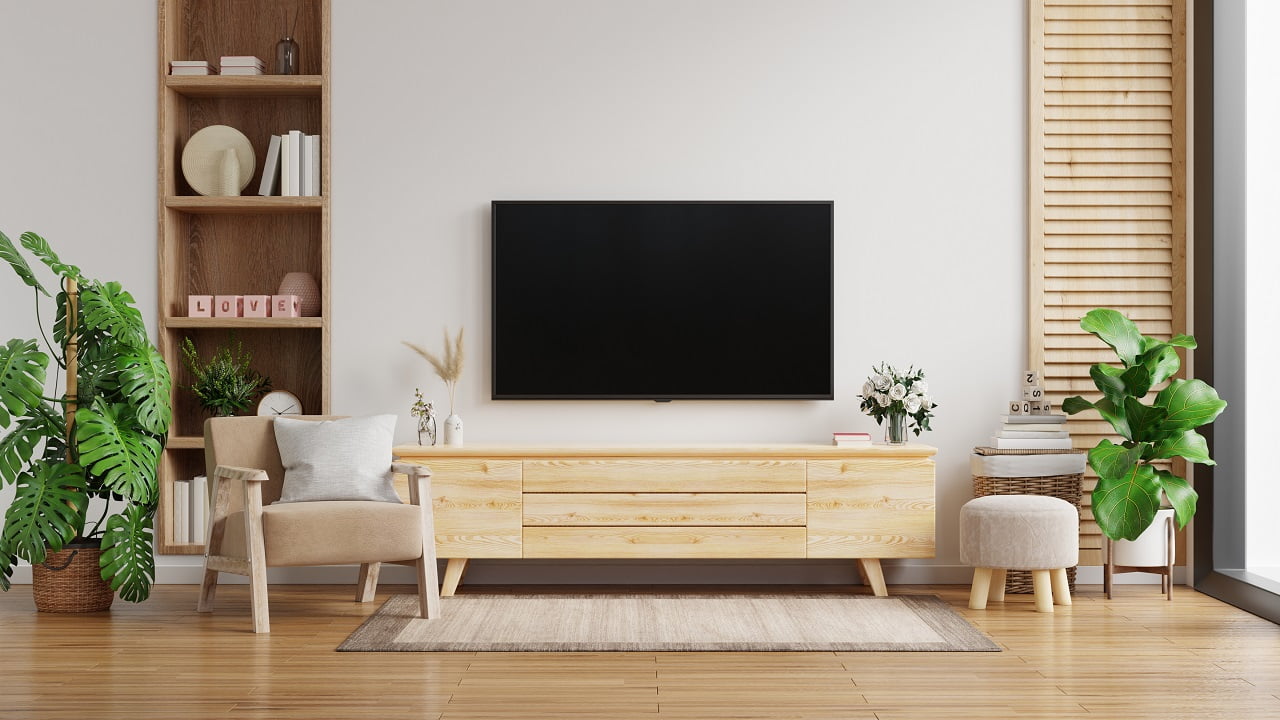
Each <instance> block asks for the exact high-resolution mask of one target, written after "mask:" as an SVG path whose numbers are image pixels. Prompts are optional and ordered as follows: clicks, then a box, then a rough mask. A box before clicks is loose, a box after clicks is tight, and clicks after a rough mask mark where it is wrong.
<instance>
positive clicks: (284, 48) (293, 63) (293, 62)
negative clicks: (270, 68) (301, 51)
mask: <svg viewBox="0 0 1280 720" xmlns="http://www.w3.org/2000/svg"><path fill="white" fill-rule="evenodd" d="M299 65H301V57H300V56H299V55H298V41H297V40H294V39H293V38H291V37H287V38H284V39H282V40H281V41H280V42H278V43H276V74H277V75H297V74H298V66H299Z"/></svg>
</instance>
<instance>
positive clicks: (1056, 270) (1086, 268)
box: [1044, 262, 1171, 279]
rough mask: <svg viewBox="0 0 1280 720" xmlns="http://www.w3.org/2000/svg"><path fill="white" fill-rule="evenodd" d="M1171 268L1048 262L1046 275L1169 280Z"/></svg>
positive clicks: (1162, 266) (1146, 265) (1167, 264)
mask: <svg viewBox="0 0 1280 720" xmlns="http://www.w3.org/2000/svg"><path fill="white" fill-rule="evenodd" d="M1170 268H1171V265H1170V264H1169V263H1122V262H1114V263H1108V264H1106V265H1100V264H1098V263H1075V262H1070V263H1064V262H1046V263H1045V271H1044V274H1045V277H1054V278H1092V277H1115V278H1138V277H1158V278H1165V279H1168V277H1169V272H1170Z"/></svg>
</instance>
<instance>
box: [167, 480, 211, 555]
mask: <svg viewBox="0 0 1280 720" xmlns="http://www.w3.org/2000/svg"><path fill="white" fill-rule="evenodd" d="M171 517H172V518H173V528H172V533H173V542H174V543H176V544H179V545H182V544H185V543H202V542H204V540H205V537H204V536H205V530H206V528H207V525H206V524H207V523H208V521H209V491H208V483H207V482H206V481H205V476H204V475H197V476H195V477H193V478H190V479H188V480H174V481H173V515H172V516H171Z"/></svg>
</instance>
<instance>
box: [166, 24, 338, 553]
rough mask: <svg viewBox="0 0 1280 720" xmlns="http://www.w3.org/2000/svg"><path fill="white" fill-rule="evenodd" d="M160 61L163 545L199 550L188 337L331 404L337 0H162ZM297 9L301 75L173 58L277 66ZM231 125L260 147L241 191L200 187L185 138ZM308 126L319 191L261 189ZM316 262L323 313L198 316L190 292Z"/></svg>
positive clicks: (199, 457)
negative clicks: (189, 505)
mask: <svg viewBox="0 0 1280 720" xmlns="http://www.w3.org/2000/svg"><path fill="white" fill-rule="evenodd" d="M157 5H158V13H159V32H158V42H159V58H158V67H157V77H158V83H157V92H158V94H159V104H158V111H159V117H158V127H159V132H158V138H157V140H158V143H159V148H158V150H159V152H158V170H157V187H156V200H157V206H158V209H159V219H158V233H157V235H158V238H157V240H158V250H159V318H160V320H159V323H158V324H159V335H160V337H159V343H158V344H159V347H160V351H161V353H163V354H164V357H165V360H166V362H168V364H169V369H170V372H171V373H172V374H173V379H174V391H173V407H174V418H173V426H172V428H171V429H170V438H169V443H168V445H167V447H166V448H165V452H164V457H163V458H162V460H161V464H160V475H159V482H160V508H159V512H158V513H157V525H156V547H157V551H158V552H160V553H162V554H176V555H184V554H200V553H202V552H204V546H203V544H201V543H188V542H176V541H175V539H174V537H173V505H172V498H173V493H172V487H173V482H174V480H175V479H176V478H187V477H191V476H194V475H198V474H204V472H205V466H204V431H203V424H204V419H205V417H206V416H205V414H204V412H203V411H202V410H201V408H200V407H199V405H198V403H197V402H196V401H195V398H194V397H193V396H192V395H191V392H190V391H189V390H187V389H186V386H187V385H188V384H189V383H190V380H191V379H190V377H188V375H187V373H186V370H185V369H184V368H183V366H182V359H181V344H182V341H183V339H184V338H188V337H189V338H191V339H192V341H193V342H195V344H196V347H197V348H198V349H199V350H200V351H201V354H202V355H205V356H207V355H208V354H210V353H212V352H213V351H214V350H215V349H216V348H217V347H219V346H220V345H223V344H225V343H228V342H231V341H233V340H234V341H237V342H240V343H241V344H243V346H244V348H245V350H247V351H249V352H251V353H252V354H253V367H254V369H256V370H258V371H259V372H262V373H263V374H265V375H267V376H268V377H270V378H271V380H272V386H273V387H274V388H275V389H278V390H288V391H290V392H292V393H293V394H295V395H297V396H298V398H299V400H300V401H301V402H302V405H303V410H304V411H305V412H307V413H314V414H321V413H324V414H327V413H329V412H330V407H329V398H330V388H329V366H330V350H329V347H330V337H331V336H330V324H329V318H330V312H329V307H330V303H331V297H330V294H329V288H330V287H331V283H330V274H331V273H330V260H329V245H330V238H329V231H330V217H329V213H330V211H329V208H330V204H329V187H330V184H329V162H330V158H331V157H332V155H331V152H330V150H331V147H330V139H331V137H330V132H329V130H330V80H331V78H332V74H331V72H330V49H329V23H330V3H329V0H255V2H252V3H247V2H243V0H159V2H158V3H157ZM295 10H296V11H297V12H298V19H297V27H296V31H295V32H294V38H295V39H296V40H297V42H298V45H299V48H300V57H301V72H302V74H300V75H259V76H221V75H213V76H171V75H169V62H170V61H172V60H207V61H209V62H210V63H211V64H213V65H217V63H218V60H219V58H221V57H222V56H223V55H256V56H258V57H260V58H262V60H263V61H264V62H265V63H266V65H267V68H266V69H267V71H268V72H270V71H272V70H273V69H274V64H275V47H276V42H277V41H278V40H279V39H280V37H281V35H282V32H283V26H284V23H285V17H286V16H287V17H288V18H289V22H292V21H293V16H294V12H295ZM209 125H230V126H231V127H234V128H236V129H237V130H239V131H241V132H242V133H244V134H245V136H246V137H248V138H249V142H250V143H251V145H252V146H253V151H254V156H255V163H254V165H255V167H254V176H253V178H252V179H251V180H250V182H249V186H248V187H247V188H246V189H245V190H244V192H245V193H250V194H246V195H245V196H242V197H204V196H201V195H199V194H197V193H195V192H194V191H192V189H191V188H190V187H189V186H188V185H187V183H186V180H185V179H184V178H183V175H182V149H183V147H184V146H185V145H186V142H187V140H188V139H189V138H190V137H191V135H192V134H194V133H195V132H196V131H198V130H200V129H202V128H204V127H207V126H209ZM289 130H301V131H303V132H305V133H307V134H314V135H319V136H320V138H321V140H320V143H321V169H320V174H321V182H320V184H321V192H322V195H321V196H319V197H258V196H257V195H256V193H257V188H258V184H259V182H260V180H261V177H262V164H263V162H264V160H265V158H266V151H267V146H268V144H269V143H270V138H271V136H272V135H279V134H281V133H284V132H287V131H289ZM294 271H303V272H309V273H311V275H312V276H313V277H315V278H316V281H317V282H318V283H319V285H320V291H321V297H322V302H321V307H322V309H321V313H320V317H306V318H190V317H186V313H187V296H188V295H219V294H221V295H271V294H274V293H275V292H276V289H277V288H278V287H279V284H280V280H281V279H282V278H283V277H284V275H285V273H288V272H294Z"/></svg>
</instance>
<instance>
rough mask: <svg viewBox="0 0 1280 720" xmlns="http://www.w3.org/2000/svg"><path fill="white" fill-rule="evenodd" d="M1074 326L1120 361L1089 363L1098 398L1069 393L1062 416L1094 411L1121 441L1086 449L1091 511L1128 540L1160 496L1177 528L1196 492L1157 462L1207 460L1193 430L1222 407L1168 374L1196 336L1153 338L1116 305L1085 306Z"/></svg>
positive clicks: (1208, 392)
mask: <svg viewBox="0 0 1280 720" xmlns="http://www.w3.org/2000/svg"><path fill="white" fill-rule="evenodd" d="M1080 327H1081V328H1083V329H1084V330H1086V331H1088V332H1090V333H1093V334H1094V335H1096V336H1097V337H1098V339H1100V340H1102V341H1103V342H1104V343H1106V344H1107V345H1110V346H1111V349H1112V350H1114V351H1115V353H1116V356H1117V357H1118V358H1119V359H1120V366H1119V367H1116V366H1114V365H1107V364H1103V363H1098V364H1096V365H1094V366H1093V367H1091V368H1090V369H1089V375H1090V377H1092V378H1093V384H1094V385H1096V386H1097V388H1098V390H1099V391H1101V392H1102V397H1101V398H1099V399H1098V400H1095V401H1093V402H1090V401H1088V400H1085V399H1084V398H1082V397H1078V396H1077V397H1070V398H1067V399H1066V400H1065V401H1063V403H1062V409H1063V411H1064V412H1066V413H1068V414H1072V415H1074V414H1076V413H1079V412H1082V411H1085V410H1090V409H1092V410H1097V411H1098V414H1099V415H1101V416H1102V418H1103V419H1104V420H1106V421H1107V422H1108V423H1110V424H1111V427H1112V428H1114V429H1115V431H1116V433H1117V434H1118V435H1120V437H1121V438H1123V442H1121V443H1120V444H1118V445H1117V444H1115V443H1113V442H1112V441H1110V440H1102V441H1100V442H1099V443H1098V445H1097V446H1096V447H1094V448H1093V449H1092V450H1090V451H1089V467H1091V468H1093V471H1094V472H1095V473H1097V474H1098V485H1097V487H1095V488H1094V490H1093V516H1094V518H1095V519H1096V520H1097V523H1098V527H1099V528H1101V529H1102V532H1103V533H1104V534H1105V535H1106V536H1107V537H1109V538H1111V539H1112V540H1134V539H1136V538H1137V537H1138V536H1139V535H1141V534H1142V531H1143V530H1146V529H1147V527H1148V526H1150V525H1151V523H1152V521H1153V520H1154V519H1155V517H1156V511H1157V510H1159V508H1160V506H1161V503H1162V500H1161V495H1163V496H1164V497H1166V498H1168V500H1169V504H1170V505H1172V506H1173V511H1174V516H1175V517H1176V518H1177V521H1178V527H1179V528H1182V527H1185V526H1186V524H1187V522H1188V521H1189V520H1191V517H1192V516H1193V515H1195V512H1196V500H1197V495H1196V491H1195V490H1193V489H1192V488H1191V485H1190V483H1188V482H1187V481H1186V480H1184V479H1183V478H1180V477H1178V476H1177V475H1174V474H1173V473H1172V472H1170V471H1169V470H1166V469H1164V468H1163V467H1160V465H1163V464H1165V463H1167V462H1168V461H1169V460H1171V459H1173V458H1179V457H1180V458H1184V459H1186V460H1187V461H1189V462H1192V463H1202V464H1204V465H1213V464H1214V462H1213V460H1212V459H1210V457H1209V445H1208V443H1207V442H1206V441H1205V438H1204V436H1203V435H1201V434H1200V433H1198V432H1196V428H1198V427H1201V426H1203V425H1207V424H1209V423H1211V422H1213V420H1214V419H1215V418H1217V417H1218V415H1219V414H1221V413H1222V410H1223V408H1225V407H1226V406H1227V403H1226V402H1224V401H1223V400H1222V399H1221V398H1219V397H1218V393H1217V391H1215V390H1214V389H1213V388H1212V387H1210V386H1209V385H1208V384H1206V383H1205V382H1204V381H1202V380H1181V379H1175V380H1170V378H1172V377H1173V376H1174V375H1176V374H1177V372H1178V368H1179V367H1181V361H1180V360H1179V359H1178V352H1177V348H1194V347H1195V346H1196V340H1195V338H1193V337H1191V336H1190V335H1175V336H1173V337H1172V338H1170V339H1169V340H1157V339H1155V338H1151V337H1147V336H1145V335H1143V334H1142V333H1141V332H1139V331H1138V328H1137V326H1136V325H1134V324H1133V321H1131V320H1129V318H1127V317H1125V316H1124V315H1122V314H1120V313H1119V312H1116V311H1115V310H1107V309H1098V310H1091V311H1089V312H1088V313H1087V314H1086V315H1085V316H1084V318H1083V319H1081V320H1080ZM1166 380H1169V384H1168V385H1166V386H1165V387H1164V388H1163V389H1161V390H1160V391H1159V392H1157V393H1156V395H1155V398H1154V399H1153V400H1152V402H1151V403H1150V404H1148V403H1144V402H1142V400H1143V399H1144V398H1146V396H1147V395H1148V394H1149V393H1150V392H1151V390H1152V388H1154V387H1155V386H1157V385H1159V384H1161V383H1163V382H1165V381H1166Z"/></svg>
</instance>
